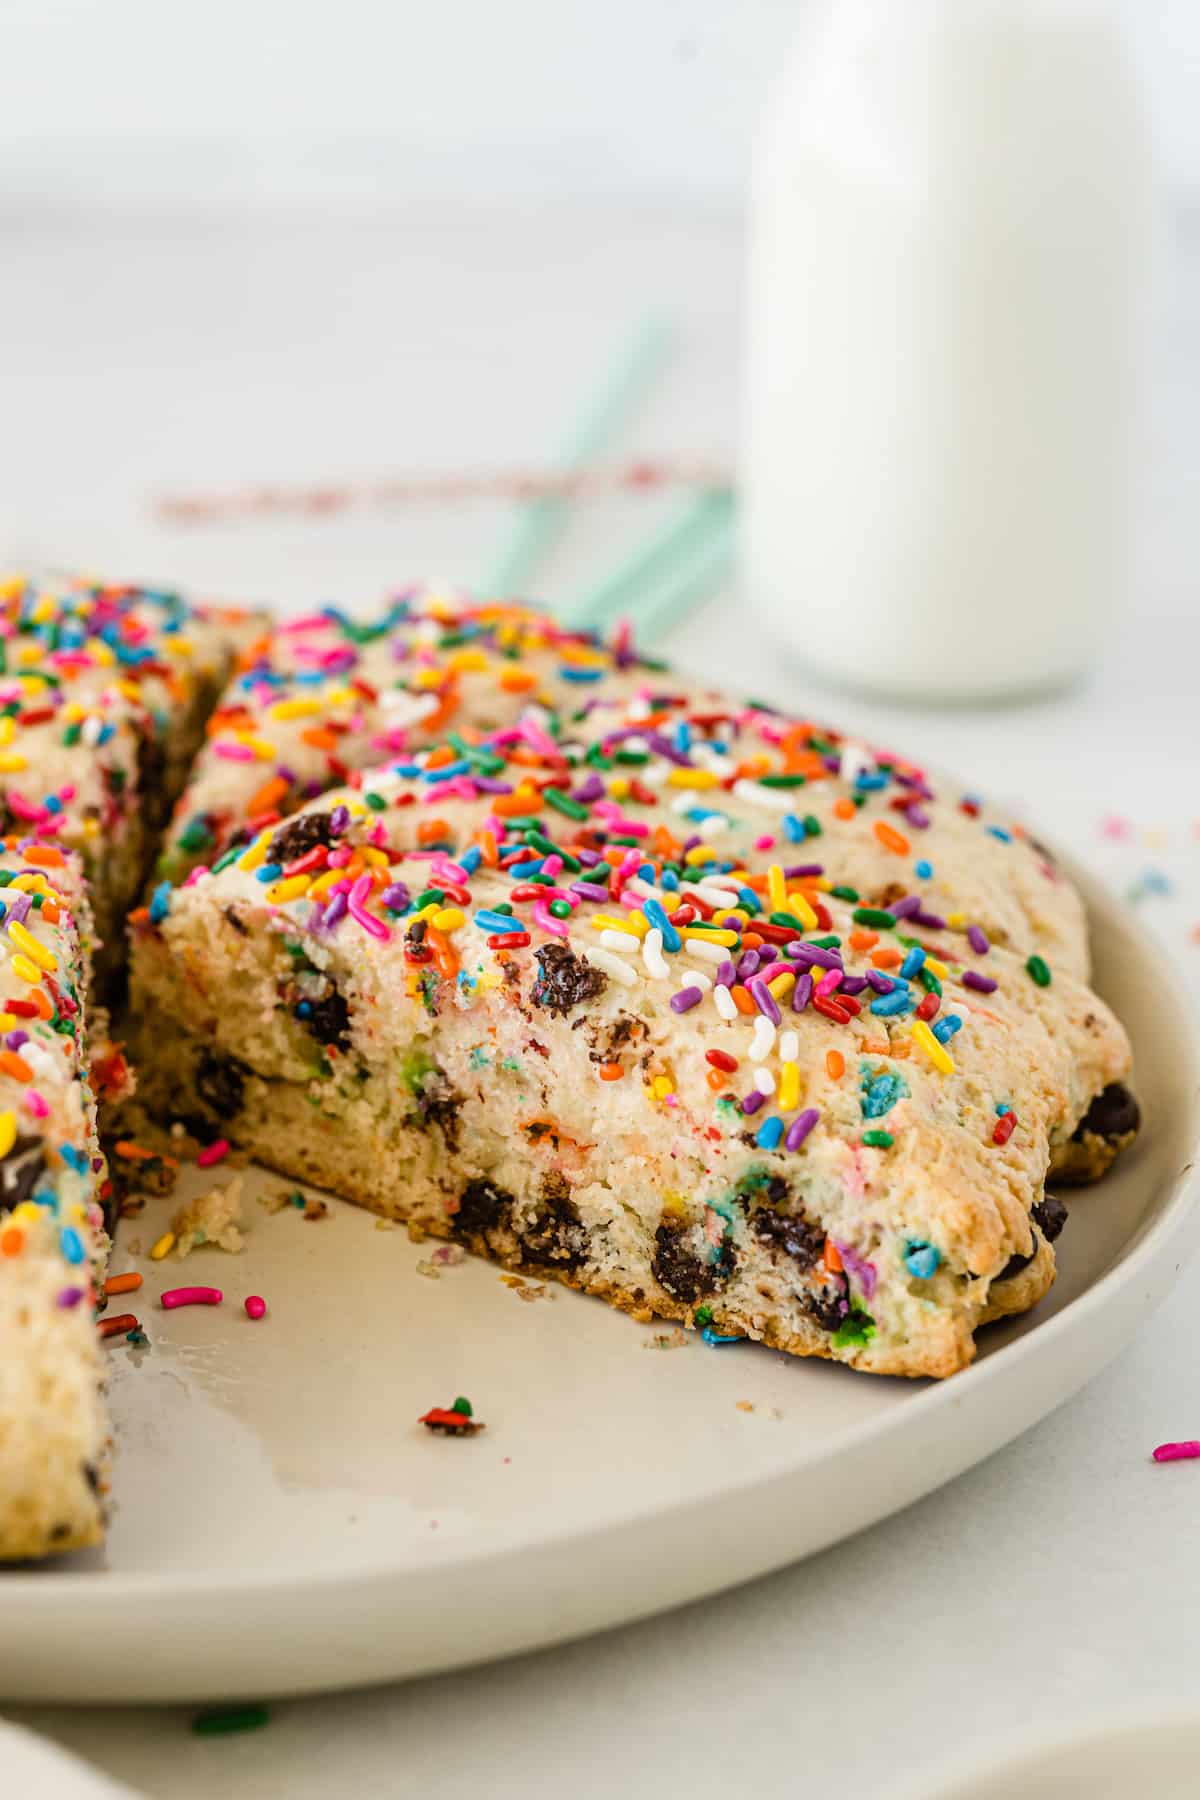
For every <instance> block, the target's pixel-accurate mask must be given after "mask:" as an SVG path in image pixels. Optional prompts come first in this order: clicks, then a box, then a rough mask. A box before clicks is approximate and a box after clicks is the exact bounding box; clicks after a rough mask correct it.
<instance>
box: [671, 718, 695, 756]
mask: <svg viewBox="0 0 1200 1800" xmlns="http://www.w3.org/2000/svg"><path fill="white" fill-rule="evenodd" d="M691 747H692V728H691V726H690V725H689V724H688V722H687V720H686V719H680V721H679V723H678V725H677V726H676V727H675V748H676V749H677V750H679V751H682V753H683V754H684V755H685V756H686V755H687V753H688V751H689V750H690V749H691Z"/></svg>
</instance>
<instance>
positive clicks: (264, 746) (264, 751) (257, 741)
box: [234, 731, 278, 762]
mask: <svg viewBox="0 0 1200 1800" xmlns="http://www.w3.org/2000/svg"><path fill="white" fill-rule="evenodd" d="M234 735H235V737H236V738H237V741H238V743H239V744H244V745H245V747H246V749H247V750H253V752H254V754H255V756H256V757H257V758H258V760H259V762H270V761H271V760H272V759H273V758H274V757H275V756H276V755H278V745H276V744H272V743H270V742H269V741H268V740H267V739H266V738H261V737H255V736H254V733H253V732H251V731H238V732H235V733H234Z"/></svg>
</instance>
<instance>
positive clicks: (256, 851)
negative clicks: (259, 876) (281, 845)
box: [238, 831, 272, 870]
mask: <svg viewBox="0 0 1200 1800" xmlns="http://www.w3.org/2000/svg"><path fill="white" fill-rule="evenodd" d="M271 836H272V834H271V832H270V831H260V832H259V834H258V836H257V837H256V838H255V840H254V842H253V843H252V844H251V846H250V848H249V849H248V850H247V852H246V854H245V856H240V857H239V858H238V868H239V869H246V870H249V869H257V868H260V867H261V865H262V864H263V863H265V862H266V860H267V845H268V844H269V843H270V841H271Z"/></svg>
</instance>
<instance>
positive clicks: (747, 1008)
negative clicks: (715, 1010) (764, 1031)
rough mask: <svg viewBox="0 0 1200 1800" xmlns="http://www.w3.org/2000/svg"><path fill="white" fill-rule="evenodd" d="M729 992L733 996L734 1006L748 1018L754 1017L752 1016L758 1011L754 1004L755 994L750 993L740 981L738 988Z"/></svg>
mask: <svg viewBox="0 0 1200 1800" xmlns="http://www.w3.org/2000/svg"><path fill="white" fill-rule="evenodd" d="M729 991H730V993H731V994H732V995H733V1004H734V1005H735V1006H736V1007H737V1009H738V1011H739V1012H740V1013H745V1015H746V1017H747V1018H750V1017H752V1015H753V1014H754V1013H756V1012H757V1011H758V1008H757V1006H755V1004H754V996H753V994H751V993H749V992H748V991H747V989H745V988H744V987H743V986H742V984H741V982H740V981H739V982H738V984H737V986H736V987H734V988H731V989H730V990H729Z"/></svg>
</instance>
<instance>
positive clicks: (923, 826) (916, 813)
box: [904, 806, 929, 831]
mask: <svg viewBox="0 0 1200 1800" xmlns="http://www.w3.org/2000/svg"><path fill="white" fill-rule="evenodd" d="M904 817H905V818H906V819H907V820H908V823H909V824H910V825H912V826H914V827H915V828H916V830H917V831H928V830H929V814H928V813H927V812H926V811H925V808H924V807H923V806H910V807H909V808H908V809H907V810H906V812H905V814H904Z"/></svg>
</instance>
